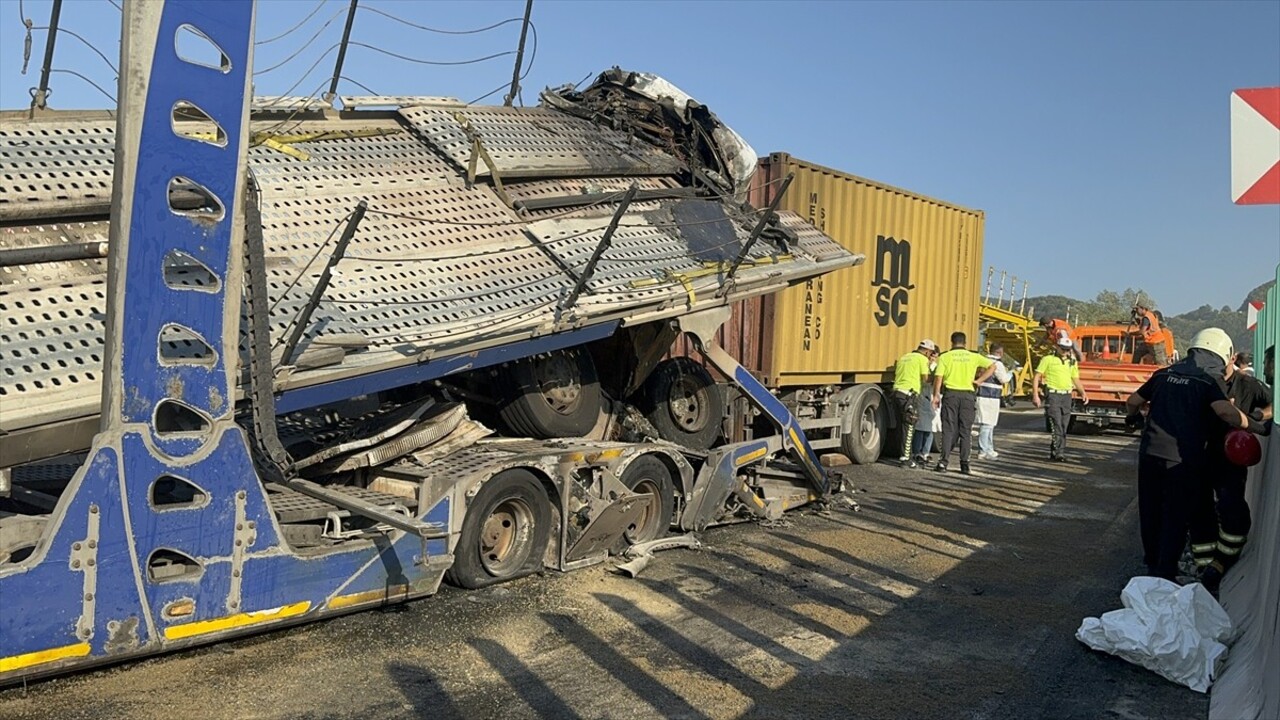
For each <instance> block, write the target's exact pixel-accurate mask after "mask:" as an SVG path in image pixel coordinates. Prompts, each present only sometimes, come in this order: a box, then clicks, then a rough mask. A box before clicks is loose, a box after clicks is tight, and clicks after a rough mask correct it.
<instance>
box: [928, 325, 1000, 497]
mask: <svg viewBox="0 0 1280 720" xmlns="http://www.w3.org/2000/svg"><path fill="white" fill-rule="evenodd" d="M967 342H968V338H967V337H965V334H964V333H962V332H953V333H951V349H950V350H948V351H946V352H944V353H942V354H941V355H939V356H938V368H937V369H936V370H935V371H934V374H933V407H934V409H935V410H941V411H942V459H940V460H939V461H938V464H937V465H935V466H934V468H933V469H934V470H937V471H938V472H946V471H947V458H948V457H949V456H950V455H951V450H952V449H953V447H954V446H955V444H956V441H957V440H959V441H960V472H962V473H964V474H965V475H968V474H969V452H970V450H971V448H972V445H973V438H972V437H971V436H970V433H969V430H970V428H972V427H973V418H974V414H975V412H976V409H977V394H976V387H977V385H978V384H980V383H982V382H985V381H986V379H987V378H989V377H991V376H992V374H994V373H995V371H996V366H995V363H994V362H992V361H991V359H990V358H988V357H987V356H986V355H982V354H979V353H976V352H972V351H970V350H966V349H965V343H967Z"/></svg>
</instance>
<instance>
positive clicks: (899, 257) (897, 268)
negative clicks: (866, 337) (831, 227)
mask: <svg viewBox="0 0 1280 720" xmlns="http://www.w3.org/2000/svg"><path fill="white" fill-rule="evenodd" d="M871 287H874V288H877V290H876V307H877V308H878V309H877V310H876V313H875V318H876V322H878V323H880V325H881V326H886V325H888V324H889V323H890V322H892V323H893V324H894V325H896V326H898V327H902V326H904V325H906V324H907V303H908V300H909V299H910V298H909V297H908V292H909V291H911V290H914V289H915V288H916V286H915V285H912V284H911V243H910V241H907V240H895V239H894V238H891V237H885V236H884V235H877V236H876V277H875V280H872V281H871Z"/></svg>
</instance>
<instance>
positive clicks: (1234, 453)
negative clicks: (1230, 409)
mask: <svg viewBox="0 0 1280 720" xmlns="http://www.w3.org/2000/svg"><path fill="white" fill-rule="evenodd" d="M1223 450H1224V451H1225V452H1226V454H1227V459H1228V460H1230V461H1231V462H1233V463H1235V464H1236V465H1239V466H1241V467H1252V466H1254V465H1257V464H1258V462H1259V461H1260V460H1262V444H1261V443H1259V442H1258V436H1257V435H1254V434H1253V433H1251V432H1249V431H1248V430H1241V429H1239V428H1237V429H1235V430H1232V431H1231V432H1229V433H1227V440H1226V442H1225V443H1224V445H1223Z"/></svg>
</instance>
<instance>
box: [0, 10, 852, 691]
mask: <svg viewBox="0 0 1280 720" xmlns="http://www.w3.org/2000/svg"><path fill="white" fill-rule="evenodd" d="M126 10H127V11H126V13H125V27H124V35H123V43H122V45H123V47H124V52H123V55H124V56H125V57H126V58H146V59H147V61H145V62H141V63H139V64H138V65H134V64H132V63H126V65H125V66H124V67H122V72H121V77H122V96H121V101H120V103H121V107H120V113H121V120H120V125H119V128H120V132H119V133H118V137H117V150H116V179H115V186H114V196H113V201H112V213H113V218H112V219H113V222H112V225H111V234H112V237H111V244H110V252H111V254H112V256H111V263H110V265H109V268H110V274H109V280H108V285H109V291H108V295H109V297H108V312H107V318H108V319H107V336H106V338H107V341H106V345H107V347H106V356H105V372H104V396H103V397H104V402H103V410H102V415H103V424H102V431H101V432H100V433H99V434H98V435H97V436H96V437H95V439H94V442H93V446H92V448H91V450H90V451H89V454H88V456H87V459H86V460H85V462H84V463H83V464H82V465H81V466H80V467H79V469H78V470H77V471H76V472H75V475H74V477H73V478H72V480H71V482H70V484H69V485H68V486H67V488H66V490H65V491H63V492H62V493H61V495H60V496H59V497H58V498H57V501H56V505H54V506H53V507H52V508H51V513H50V515H49V516H48V520H47V527H45V528H44V531H43V533H42V535H41V539H40V541H39V543H38V545H37V546H36V547H35V548H34V549H33V550H32V552H31V553H30V555H29V556H28V557H26V558H24V559H21V560H19V561H17V562H11V563H7V564H0V685H4V684H9V683H13V682H17V681H20V680H25V679H29V678H34V677H39V676H45V675H51V674H55V673H58V672H62V671H65V670H68V669H72V668H77V667H84V666H88V665H92V664H98V663H106V662H114V661H118V660H122V659H126V658H132V657H138V656H141V655H146V654H153V653H158V652H164V651H168V650H173V649H177V648H182V647H187V646H190V645H194V644H199V643H207V642H213V641H217V640H221V639H225V638H228V637H231V636H235V635H241V634H247V633H252V632H257V631H262V630H266V629H272V628H278V627H282V626H286V625H290V624H294V623H300V622H306V621H310V620H314V619H318V618H322V617H328V616H332V615H336V614H340V613H345V612H349V611H352V610H356V609H360V608H366V607H370V606H376V605H381V604H385V603H390V602H400V601H405V600H409V599H413V598H417V597H421V596H425V595H430V594H432V593H434V592H435V591H436V590H437V589H438V587H439V585H440V583H441V581H442V579H443V578H444V576H445V573H446V571H447V570H449V569H450V567H451V566H452V565H453V563H454V562H455V560H456V558H457V556H458V553H459V549H458V543H459V538H460V537H461V536H462V535H463V534H464V531H465V530H466V527H467V526H466V523H467V518H468V509H469V507H471V506H472V505H473V504H474V503H477V502H479V498H483V497H485V493H486V488H491V487H495V486H496V483H495V478H508V480H504V481H503V482H507V483H508V484H519V483H520V482H525V481H524V480H518V481H512V480H509V478H511V477H514V476H513V475H512V473H517V474H518V476H519V477H520V478H526V479H527V478H533V479H534V483H533V484H532V485H529V484H528V483H526V484H525V485H524V487H526V488H529V489H528V492H529V493H532V495H531V496H530V497H534V498H535V499H536V500H538V502H541V499H540V498H541V493H545V494H546V503H547V504H548V506H549V509H550V512H551V513H552V516H553V517H554V518H556V520H557V522H555V523H553V525H552V527H553V528H555V530H556V533H555V536H554V537H552V538H550V541H549V543H548V548H547V550H546V552H545V553H543V554H542V555H540V556H534V557H531V558H528V559H526V560H525V561H522V562H523V564H522V566H521V570H522V571H527V572H533V571H536V570H539V569H541V568H543V567H551V568H553V569H558V570H571V569H574V568H577V567H581V566H583V565H588V564H592V563H597V562H600V561H602V560H604V559H605V558H606V557H607V556H608V554H609V552H610V550H611V549H614V548H615V547H616V544H617V542H618V541H619V539H620V538H621V537H622V536H623V532H624V531H625V529H626V528H627V527H628V524H629V523H631V522H634V521H635V518H636V517H638V516H639V515H640V514H642V513H643V512H645V511H646V510H647V509H648V508H649V505H650V503H651V501H652V496H650V495H645V494H642V493H637V492H632V491H631V490H630V489H629V488H628V487H627V486H626V485H625V484H624V483H623V478H624V476H625V475H626V474H627V472H628V469H629V468H630V467H632V466H633V464H634V463H636V462H638V461H640V460H641V459H643V458H656V459H657V460H658V461H660V462H661V463H663V465H664V466H665V467H666V468H667V470H668V471H669V473H670V475H671V478H672V479H673V480H674V481H675V483H676V485H677V487H676V492H677V493H678V495H679V496H680V502H681V506H680V507H678V508H677V509H676V512H675V513H674V516H673V518H674V520H675V522H674V524H676V525H678V526H680V527H682V528H684V529H689V530H698V529H702V528H704V527H706V526H707V525H709V524H712V523H714V522H716V521H717V520H719V519H722V518H723V517H724V514H725V508H726V505H728V506H731V507H733V508H735V509H736V510H738V511H743V512H746V513H750V514H754V515H757V516H762V517H769V516H776V515H777V514H778V513H780V512H782V511H783V510H785V509H787V508H789V507H792V506H794V505H797V504H803V503H805V502H809V501H812V500H814V499H817V498H820V497H822V496H823V495H825V494H827V493H828V492H830V491H831V490H832V489H833V488H832V487H831V485H830V483H829V481H828V477H827V475H826V473H825V472H824V470H823V468H822V467H821V465H820V464H819V463H818V460H817V456H816V454H815V453H814V451H813V449H812V448H811V447H810V445H809V443H808V441H807V440H806V438H805V435H804V432H803V431H802V430H801V429H800V427H799V425H798V423H797V421H796V419H795V418H794V417H792V416H791V414H790V413H789V412H788V411H787V410H786V408H785V407H784V406H783V405H782V404H781V403H779V402H778V401H777V399H776V398H774V397H773V396H772V395H771V394H770V393H769V391H768V390H767V389H766V388H764V387H763V386H762V385H761V384H760V383H759V382H757V381H756V380H755V379H754V378H752V377H751V375H750V374H749V373H748V372H747V371H745V370H744V369H743V368H742V367H741V366H739V365H738V364H737V363H736V362H735V361H734V360H733V359H732V358H730V357H729V356H728V355H727V354H726V353H725V352H724V351H723V350H721V349H719V348H718V347H716V346H715V345H714V344H713V343H712V341H711V338H712V337H713V335H714V331H715V329H716V328H717V327H718V326H719V324H720V323H722V322H723V321H724V319H725V318H726V317H727V310H717V311H704V312H701V313H698V314H695V315H691V316H685V317H681V318H678V319H677V320H675V321H674V322H676V323H678V325H679V329H680V330H681V331H683V332H686V333H688V334H689V335H691V336H692V337H693V338H694V341H695V345H696V346H697V347H698V349H699V351H700V352H701V353H702V354H703V355H704V356H705V357H706V358H707V359H708V361H709V362H711V363H712V364H713V365H715V366H716V367H717V368H718V369H720V370H721V371H722V372H723V373H724V374H725V375H726V377H729V378H731V379H732V381H733V382H734V383H735V384H736V386H737V387H738V388H739V389H740V390H741V391H742V392H743V393H744V395H745V396H747V397H748V398H750V399H751V400H752V402H753V403H754V404H756V406H757V407H758V408H759V410H760V411H761V412H762V413H763V414H764V415H765V416H767V417H768V418H769V419H770V420H771V421H772V422H773V423H774V425H775V426H776V427H777V428H779V431H780V434H779V435H777V436H774V437H769V438H762V439H757V440H751V441H747V442H742V443H736V444H731V445H728V446H724V447H719V448H715V449H713V450H711V451H709V452H705V453H691V452H690V451H688V450H687V449H683V448H680V447H677V446H675V445H671V444H667V443H619V442H602V441H591V440H572V439H571V440H540V441H533V440H520V439H506V440H504V439H494V440H481V441H479V442H476V443H473V444H470V445H469V446H467V447H465V448H462V449H460V450H457V451H454V452H451V453H448V454H446V455H444V456H443V457H439V458H436V459H435V460H433V461H431V462H423V463H414V462H410V461H406V462H401V463H397V464H394V465H391V466H390V467H388V468H385V469H381V470H379V473H380V475H379V477H381V478H382V479H383V480H385V483H384V485H387V486H389V487H392V488H393V489H395V490H397V491H398V492H400V493H401V495H399V496H398V497H401V498H403V499H404V500H406V501H412V502H410V503H409V504H411V505H412V506H413V508H414V509H413V510H412V511H411V512H406V509H407V508H406V507H405V506H396V505H394V504H387V503H380V502H374V501H371V500H370V499H369V498H368V497H367V496H365V495H359V494H355V493H351V492H343V491H340V490H339V489H334V488H326V487H322V486H320V485H318V484H317V483H314V482H310V481H307V480H302V479H299V478H296V477H291V476H290V475H289V474H288V473H275V472H268V471H267V469H266V467H265V466H268V465H269V464H270V463H269V462H268V461H267V460H264V459H261V458H259V459H257V460H255V453H256V451H257V450H258V449H259V448H255V446H254V444H255V443H257V442H260V439H258V440H255V441H254V442H251V441H250V438H249V436H248V435H247V434H246V432H245V431H244V430H243V429H242V428H241V427H240V426H239V425H238V424H237V420H236V407H235V402H234V398H235V392H236V390H237V387H238V384H237V383H238V368H237V358H238V353H237V352H236V348H237V347H238V343H239V329H238V324H239V318H240V314H239V313H240V304H241V288H242V287H243V286H244V281H245V273H246V267H245V260H244V256H243V249H244V247H245V243H246V237H245V236H246V212H245V211H244V205H245V199H246V193H247V192H249V191H248V190H246V187H245V186H244V184H243V183H242V182H241V179H242V178H244V177H245V152H246V144H247V128H248V108H247V103H248V102H249V97H250V85H251V81H252V78H251V74H250V68H251V63H250V60H251V52H252V37H253V33H252V28H253V17H254V5H253V2H252V1H251V0H221V1H219V2H217V3H214V2H147V3H141V2H137V3H128V4H127V5H126ZM180 31H182V32H185V31H193V32H194V33H195V34H196V35H198V36H201V37H203V38H204V39H206V40H207V41H208V42H209V44H210V45H211V46H212V49H213V50H214V51H216V53H218V54H220V55H221V61H220V62H218V63H215V64H214V65H213V66H212V67H210V66H205V65H201V64H199V63H195V62H192V61H191V60H188V59H184V58H183V57H180V56H179V53H178V51H177V48H176V44H175V42H174V38H175V37H176V35H177V34H178V33H179V32H180ZM179 101H183V102H189V103H192V104H195V105H197V106H198V107H200V108H201V109H203V110H204V111H205V112H206V113H207V114H208V116H209V117H210V118H211V119H213V120H214V121H215V122H217V123H218V124H219V125H220V126H221V128H222V129H223V130H224V131H225V132H224V133H223V135H224V136H225V142H224V143H221V144H219V143H215V142H204V141H201V140H199V139H193V138H191V137H188V136H182V135H179V134H178V133H177V132H176V131H175V129H174V128H173V127H171V121H170V117H171V114H172V110H173V108H174V107H175V104H176V103H178V102H179ZM144 148H145V152H143V151H142V150H143V149H144ZM178 176H180V177H184V178H188V179H190V180H191V181H193V182H195V183H198V184H199V185H202V186H203V187H204V188H206V189H207V190H208V191H209V193H210V194H212V195H213V196H214V197H215V198H217V199H219V200H220V205H221V207H222V208H223V209H224V211H223V212H222V213H221V214H220V215H219V216H217V217H203V218H192V217H189V216H187V215H184V214H182V213H179V212H175V211H173V210H172V208H171V207H170V205H169V200H168V197H167V193H166V192H165V188H166V186H168V185H169V184H170V180H171V178H174V177H178ZM250 229H252V228H250ZM171 252H180V253H184V254H185V255H187V256H190V257H191V258H194V259H195V260H197V261H198V262H200V263H202V264H203V265H204V266H205V267H207V268H208V269H209V270H210V272H211V273H212V274H213V275H214V276H215V277H216V278H217V280H218V281H217V282H216V283H214V284H213V285H212V286H205V287H199V288H192V287H186V286H177V285H170V284H168V283H166V279H165V274H164V272H163V269H162V265H163V263H162V260H163V258H165V257H166V256H167V255H168V254H169V253H171ZM170 326H179V327H182V328H185V329H187V330H189V331H191V332H192V333H194V334H195V335H197V336H198V337H201V338H207V339H209V344H210V345H211V346H212V347H213V348H214V349H215V350H217V352H216V353H215V355H214V357H213V358H212V359H211V360H207V359H205V360H201V361H200V362H195V361H190V362H186V361H183V360H182V359H177V360H174V359H164V358H161V357H160V356H159V355H158V353H157V352H156V351H155V347H156V338H158V337H160V336H161V333H162V331H163V330H164V328H166V327H170ZM551 337H552V338H554V341H553V342H563V341H565V340H566V339H567V336H566V335H555V336H551ZM545 349H546V348H545V342H540V341H528V342H524V343H518V344H513V345H509V346H505V347H503V348H501V349H499V351H498V352H501V353H504V354H503V355H502V356H501V357H499V358H497V359H494V360H493V362H499V361H501V359H503V358H506V357H521V356H530V355H533V354H536V353H538V352H543V351H545ZM472 360H474V358H472ZM349 391H350V393H351V394H353V395H354V394H359V393H361V392H363V389H362V387H361V386H360V383H359V382H355V383H354V384H352V385H351V387H350V388H349ZM254 401H256V402H265V403H268V404H270V403H272V402H273V401H274V399H273V398H272V397H271V393H270V392H269V391H268V392H267V394H266V396H265V397H263V398H256V399H255V400H254ZM192 417H194V418H197V419H200V420H202V421H203V422H199V423H196V426H195V427H198V429H193V426H191V425H188V424H185V423H184V422H178V420H181V419H182V418H188V419H190V418H192ZM271 417H274V412H272V414H271ZM779 451H786V452H787V453H788V454H789V455H790V456H791V458H792V460H793V461H794V465H793V466H792V467H793V468H794V469H793V470H791V471H790V473H788V471H787V469H786V468H785V467H781V468H771V469H770V471H769V473H768V477H764V476H763V475H756V476H754V477H753V476H752V475H751V474H750V472H749V470H750V469H751V468H752V467H753V466H757V465H759V464H760V463H761V462H762V461H765V460H767V459H769V458H770V457H771V456H773V455H774V454H775V453H777V452H779ZM779 477H781V478H782V479H778V478H779ZM282 483H283V485H281V484H282ZM175 485H176V486H181V487H183V488H186V489H187V490H188V491H189V492H188V494H187V496H186V497H185V498H184V499H183V501H181V502H170V501H164V502H162V501H161V499H160V498H161V496H162V495H163V494H164V492H163V491H162V490H161V488H162V487H164V488H172V487H173V486H175ZM272 487H274V488H275V489H276V491H277V492H275V493H274V494H275V496H276V497H277V498H279V497H281V496H282V492H283V491H284V490H287V492H288V493H290V495H289V496H290V497H295V496H296V497H299V498H309V500H305V502H319V503H322V504H325V506H326V507H329V508H330V510H331V511H332V512H333V513H334V517H335V518H341V517H344V516H345V517H351V516H361V517H364V518H366V519H368V520H369V521H370V522H372V523H373V525H372V526H371V528H372V531H371V532H367V533H364V534H361V535H360V536H359V537H356V538H355V539H353V540H352V541H349V542H342V543H338V544H336V545H333V546H331V547H325V548H319V549H316V548H312V549H308V550H305V551H300V550H297V549H295V548H294V547H292V546H291V545H290V543H289V542H288V541H287V539H286V538H285V537H284V535H283V533H282V530H281V524H280V522H279V521H278V518H277V516H276V514H275V512H274V511H273V507H272V503H273V500H272V498H271V497H270V495H271V494H272V493H269V489H270V488H272ZM393 495H394V493H393ZM535 504H536V503H535ZM513 507H514V508H515V510H513V511H514V512H518V511H519V508H518V507H516V506H513ZM526 509H528V508H526ZM473 521H474V520H473ZM464 550H465V548H464ZM527 572H524V573H523V574H527ZM519 574H522V573H512V574H509V575H508V577H510V576H517V575H519Z"/></svg>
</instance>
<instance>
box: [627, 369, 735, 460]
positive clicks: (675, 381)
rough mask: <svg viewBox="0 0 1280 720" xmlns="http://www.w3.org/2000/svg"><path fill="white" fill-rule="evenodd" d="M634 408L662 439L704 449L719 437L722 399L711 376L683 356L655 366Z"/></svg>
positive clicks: (722, 408) (722, 416) (722, 407)
mask: <svg viewBox="0 0 1280 720" xmlns="http://www.w3.org/2000/svg"><path fill="white" fill-rule="evenodd" d="M636 405H637V407H639V408H640V411H641V412H643V413H644V415H645V417H646V418H647V419H648V420H649V422H650V423H651V424H652V425H653V427H654V429H656V430H657V431H658V435H659V436H660V437H661V438H662V439H663V440H670V441H671V442H673V443H676V444H677V445H683V446H684V447H687V448H692V449H694V450H706V449H708V448H710V447H711V446H712V445H713V444H715V441H716V439H717V438H719V437H720V424H721V421H722V420H723V419H724V396H723V394H721V392H720V389H719V388H717V387H716V382H715V379H714V378H712V377H711V373H709V372H707V369H706V368H704V367H703V366H701V365H699V364H698V363H696V362H694V361H693V360H690V359H689V358H687V357H678V358H671V359H668V360H664V361H662V362H661V363H659V364H658V367H656V368H654V370H653V373H651V374H650V375H649V377H648V378H647V379H646V380H645V381H644V385H643V386H641V388H640V392H639V393H637V395H636Z"/></svg>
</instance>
